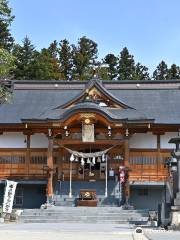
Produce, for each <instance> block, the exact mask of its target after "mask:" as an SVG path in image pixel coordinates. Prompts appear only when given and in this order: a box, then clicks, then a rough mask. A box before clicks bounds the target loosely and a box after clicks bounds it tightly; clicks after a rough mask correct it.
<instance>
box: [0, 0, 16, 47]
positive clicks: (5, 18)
mask: <svg viewBox="0 0 180 240" xmlns="http://www.w3.org/2000/svg"><path fill="white" fill-rule="evenodd" d="M13 19H14V16H13V15H12V13H11V8H10V7H9V2H8V1H7V0H0V48H4V49H6V50H8V51H10V50H11V48H12V46H13V42H14V39H13V37H12V36H11V33H10V29H9V27H10V25H11V23H12V21H13Z"/></svg>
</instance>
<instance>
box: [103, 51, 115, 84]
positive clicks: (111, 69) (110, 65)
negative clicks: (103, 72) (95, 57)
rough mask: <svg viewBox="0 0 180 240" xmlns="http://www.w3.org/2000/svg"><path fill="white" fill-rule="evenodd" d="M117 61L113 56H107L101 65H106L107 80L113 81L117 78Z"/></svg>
mask: <svg viewBox="0 0 180 240" xmlns="http://www.w3.org/2000/svg"><path fill="white" fill-rule="evenodd" d="M117 61H118V58H117V57H116V56H115V55H114V54H107V55H106V56H105V58H104V60H103V63H105V64H107V70H108V79H110V80H113V79H116V77H117Z"/></svg>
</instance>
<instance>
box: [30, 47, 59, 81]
mask: <svg viewBox="0 0 180 240" xmlns="http://www.w3.org/2000/svg"><path fill="white" fill-rule="evenodd" d="M30 73H31V79H34V80H54V79H55V80H59V79H60V72H59V66H58V65H57V62H56V61H55V60H54V58H52V56H51V54H50V52H49V50H48V49H45V48H44V49H42V50H41V52H40V53H39V52H36V54H35V57H34V60H33V61H32V63H31V66H30Z"/></svg>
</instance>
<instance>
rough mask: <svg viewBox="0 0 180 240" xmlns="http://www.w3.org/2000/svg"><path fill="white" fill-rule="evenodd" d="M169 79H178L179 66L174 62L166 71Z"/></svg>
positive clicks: (179, 75)
mask: <svg viewBox="0 0 180 240" xmlns="http://www.w3.org/2000/svg"><path fill="white" fill-rule="evenodd" d="M168 78H169V79H180V68H179V66H177V65H176V64H172V65H171V67H170V69H169V71H168Z"/></svg>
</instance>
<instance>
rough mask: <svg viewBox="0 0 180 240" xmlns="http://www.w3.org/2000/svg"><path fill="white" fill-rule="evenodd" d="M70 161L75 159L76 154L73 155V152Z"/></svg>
mask: <svg viewBox="0 0 180 240" xmlns="http://www.w3.org/2000/svg"><path fill="white" fill-rule="evenodd" d="M70 161H71V162H73V161H74V155H73V154H71V157H70Z"/></svg>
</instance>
